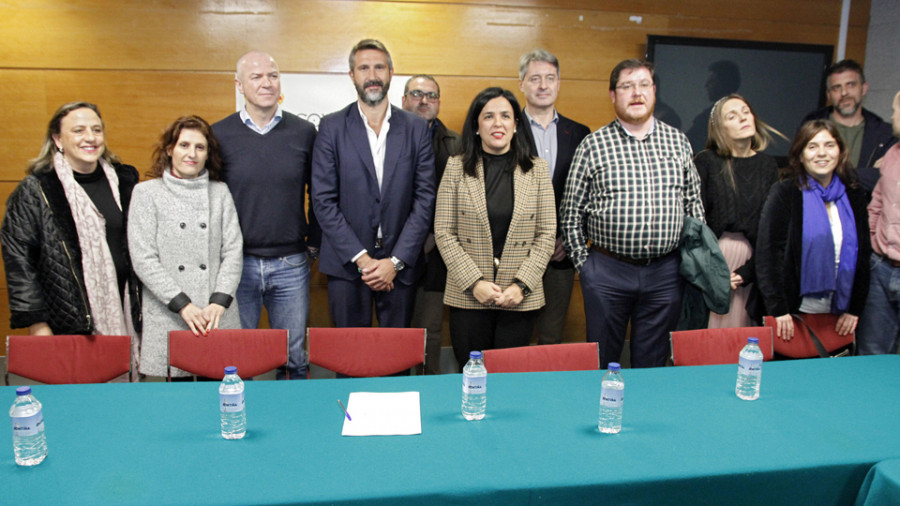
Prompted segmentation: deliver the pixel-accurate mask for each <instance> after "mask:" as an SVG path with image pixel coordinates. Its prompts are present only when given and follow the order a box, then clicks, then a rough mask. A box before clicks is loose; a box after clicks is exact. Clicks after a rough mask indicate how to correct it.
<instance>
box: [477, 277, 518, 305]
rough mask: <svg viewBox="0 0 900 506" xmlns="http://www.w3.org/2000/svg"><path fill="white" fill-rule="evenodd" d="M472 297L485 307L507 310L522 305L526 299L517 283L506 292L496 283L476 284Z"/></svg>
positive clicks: (483, 281) (481, 282)
mask: <svg viewBox="0 0 900 506" xmlns="http://www.w3.org/2000/svg"><path fill="white" fill-rule="evenodd" d="M472 295H474V296H475V299H476V300H477V301H478V302H480V303H481V304H483V305H485V306H498V307H505V308H511V307H516V306H518V305H519V304H521V303H522V300H523V299H524V298H525V297H524V296H523V295H522V289H521V288H519V285H517V284H515V283H513V284H511V285H509V286H507V287H506V289H505V290H504V289H501V288H500V286H499V285H497V284H496V283H491V282H490V281H485V280H481V281H479V282H477V283H475V286H474V287H473V288H472Z"/></svg>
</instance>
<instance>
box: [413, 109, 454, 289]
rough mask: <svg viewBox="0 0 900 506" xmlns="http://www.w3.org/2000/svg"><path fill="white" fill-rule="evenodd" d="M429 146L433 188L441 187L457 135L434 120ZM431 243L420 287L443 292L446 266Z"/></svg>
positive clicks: (445, 280) (432, 230) (452, 154)
mask: <svg viewBox="0 0 900 506" xmlns="http://www.w3.org/2000/svg"><path fill="white" fill-rule="evenodd" d="M431 145H432V146H433V147H434V187H435V188H437V187H439V186H440V185H441V179H442V178H443V177H444V169H445V168H447V160H448V159H450V157H451V156H455V155H457V154H459V151H460V149H462V143H461V142H460V138H459V134H458V133H456V132H454V131H453V130H450V129H449V128H447V127H446V126H444V124H443V123H442V122H441V120H439V119H437V118H435V119H434V135H433V137H432V141H431ZM433 221H434V220H432V225H431V233H432V234H434V223H433ZM429 242H431V243H432V245H431V246H432V248H431V251H429V252H428V253H427V254H426V257H425V258H426V263H425V272H424V273H423V275H422V286H423V287H424V289H425V290H428V291H429V292H443V291H444V286H445V285H446V284H447V266H446V265H445V264H444V259H443V258H441V253H440V252H439V251H438V249H437V247H436V246H434V245H433V241H426V245H427V244H428V243H429Z"/></svg>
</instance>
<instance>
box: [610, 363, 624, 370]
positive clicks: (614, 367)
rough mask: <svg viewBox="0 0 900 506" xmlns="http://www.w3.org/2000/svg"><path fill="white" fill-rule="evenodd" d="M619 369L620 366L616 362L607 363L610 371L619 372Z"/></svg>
mask: <svg viewBox="0 0 900 506" xmlns="http://www.w3.org/2000/svg"><path fill="white" fill-rule="evenodd" d="M620 369H622V366H621V365H620V364H619V363H618V362H610V363H609V370H610V372H619V370H620Z"/></svg>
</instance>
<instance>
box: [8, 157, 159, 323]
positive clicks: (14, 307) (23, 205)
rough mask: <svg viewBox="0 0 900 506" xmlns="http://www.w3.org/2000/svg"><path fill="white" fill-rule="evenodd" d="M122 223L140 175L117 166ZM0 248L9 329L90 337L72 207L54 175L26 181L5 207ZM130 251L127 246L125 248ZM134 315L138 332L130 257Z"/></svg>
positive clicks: (90, 319)
mask: <svg viewBox="0 0 900 506" xmlns="http://www.w3.org/2000/svg"><path fill="white" fill-rule="evenodd" d="M115 169H116V174H117V176H118V178H119V197H120V201H121V204H122V212H123V215H124V217H125V218H126V219H127V217H128V204H129V203H130V201H131V191H132V189H133V188H134V186H135V185H136V184H137V183H138V180H139V177H138V173H137V171H136V170H135V168H134V167H132V166H130V165H119V164H116V165H115ZM0 244H2V250H3V263H4V265H5V267H6V284H7V289H8V291H9V309H10V326H11V327H12V328H14V329H15V328H24V327H28V326H30V325H33V324H35V323H40V322H47V324H48V325H49V326H50V329H51V330H53V333H54V334H91V333H93V331H94V322H93V316H92V314H91V307H90V302H89V301H88V297H87V293H86V291H85V288H84V273H83V272H82V268H81V248H80V246H79V243H78V232H77V231H76V229H75V221H74V219H73V218H72V211H71V209H70V207H69V201H68V200H67V199H66V194H65V191H64V190H63V187H62V183H61V182H60V181H59V178H58V177H57V175H56V172H54V171H53V170H52V169H50V170H49V171H39V172H38V173H36V174H31V175H28V176H27V177H25V179H23V180H22V182H21V183H19V186H17V187H16V189H15V190H14V191H13V193H12V194H11V195H10V196H9V200H7V202H6V216H5V217H4V219H3V225H2V227H0ZM125 247H126V249H127V245H126V246H125ZM124 253H125V255H124V258H126V259H128V262H129V266H128V270H129V272H130V273H131V274H130V276H129V280H128V281H129V283H128V285H129V287H130V293H129V295H130V298H131V308H130V309H131V315H132V320H133V322H134V326H135V329H136V330H139V329H140V321H141V308H140V300H141V298H140V283H139V281H138V279H137V277H136V276H135V275H134V271H133V270H132V269H131V265H130V257H129V255H128V252H127V251H125V252H124Z"/></svg>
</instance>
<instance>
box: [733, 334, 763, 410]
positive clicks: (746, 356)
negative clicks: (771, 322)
mask: <svg viewBox="0 0 900 506" xmlns="http://www.w3.org/2000/svg"><path fill="white" fill-rule="evenodd" d="M762 363H763V354H762V351H760V349H759V339H757V338H755V337H748V338H747V346H744V349H742V350H741V354H740V360H739V361H738V374H737V386H736V387H735V388H734V393H735V394H737V396H738V397H740V398H741V399H744V400H745V401H752V400H755V399H758V398H759V381H760V378H761V377H762Z"/></svg>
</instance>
